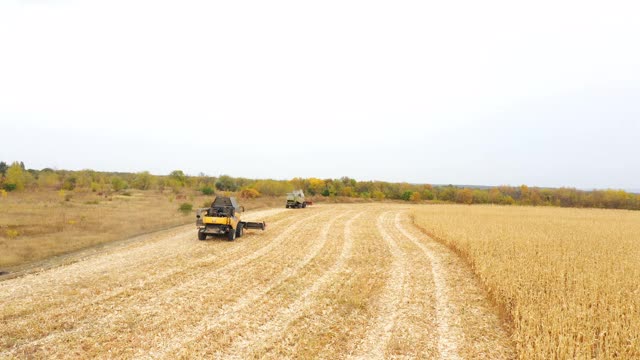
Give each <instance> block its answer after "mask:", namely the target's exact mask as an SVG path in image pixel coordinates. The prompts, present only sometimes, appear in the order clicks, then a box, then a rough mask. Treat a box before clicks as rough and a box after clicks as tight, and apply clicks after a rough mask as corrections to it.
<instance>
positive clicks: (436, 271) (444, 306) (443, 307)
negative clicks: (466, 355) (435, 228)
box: [395, 214, 461, 359]
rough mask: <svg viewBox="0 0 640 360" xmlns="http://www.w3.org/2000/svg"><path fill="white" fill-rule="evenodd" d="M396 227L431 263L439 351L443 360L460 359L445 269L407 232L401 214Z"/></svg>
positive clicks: (396, 219) (437, 259)
mask: <svg viewBox="0 0 640 360" xmlns="http://www.w3.org/2000/svg"><path fill="white" fill-rule="evenodd" d="M395 227H396V229H397V230H398V231H400V233H402V235H404V236H405V237H406V238H408V239H409V240H411V242H412V243H414V244H415V245H417V246H418V247H419V248H420V249H421V250H422V252H423V253H424V255H425V256H426V257H427V258H428V259H429V261H430V263H431V275H432V276H433V281H434V284H435V289H434V291H435V300H436V313H437V314H436V316H437V324H438V350H439V352H440V357H441V358H443V359H460V356H459V355H458V341H459V340H460V339H461V336H460V334H459V332H458V331H457V330H456V329H455V328H452V327H451V323H452V322H453V321H455V320H454V319H453V318H454V315H453V313H455V312H456V310H455V309H454V308H453V306H454V305H453V304H451V303H450V302H449V287H448V285H447V280H446V277H445V274H444V273H445V269H444V268H443V266H442V265H441V261H440V258H439V257H438V256H437V255H436V254H435V253H434V252H433V251H431V250H430V249H429V248H428V247H427V246H425V245H424V244H423V243H421V242H420V241H419V240H418V239H417V238H416V237H415V236H413V235H412V234H410V233H409V232H407V231H406V230H405V229H404V228H403V227H402V225H401V223H400V214H396V216H395Z"/></svg>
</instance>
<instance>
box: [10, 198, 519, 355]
mask: <svg viewBox="0 0 640 360" xmlns="http://www.w3.org/2000/svg"><path fill="white" fill-rule="evenodd" d="M252 217H253V218H254V219H258V218H260V217H264V218H265V219H266V220H267V222H268V224H269V226H268V227H267V231H265V232H261V231H247V232H246V233H245V236H244V237H242V238H238V239H237V240H236V241H235V242H228V241H226V240H223V239H221V238H219V239H210V240H207V241H198V240H197V239H196V232H195V229H194V227H185V228H179V229H174V230H172V231H165V232H159V233H156V234H151V235H149V236H145V237H142V238H141V239H140V240H139V241H136V242H133V243H127V244H126V245H123V246H121V247H117V248H113V249H109V251H105V252H104V253H100V254H97V255H95V256H92V257H89V258H87V259H85V260H82V261H79V262H77V263H74V264H71V265H65V266H60V267H57V268H54V269H49V270H46V271H42V272H40V273H36V274H30V275H26V276H23V277H20V278H15V279H10V280H6V281H3V282H1V283H0V301H1V302H2V303H3V307H2V309H1V310H0V325H2V326H0V358H6V357H9V358H11V357H17V358H21V357H38V358H50V357H57V358H78V357H80V358H85V357H96V356H97V357H149V358H176V357H178V358H192V357H211V358H238V359H240V358H274V359H275V358H278V359H279V358H300V357H303V358H308V357H316V358H317V357H319V358H348V357H355V358H447V359H451V358H491V359H496V358H510V357H512V356H513V353H512V349H511V348H510V347H509V340H508V334H507V333H506V332H505V331H504V329H503V328H502V326H501V324H500V322H499V320H498V317H497V316H496V314H495V312H494V311H493V310H492V308H491V306H490V305H488V302H487V300H486V297H485V294H484V293H483V292H482V290H481V289H480V288H479V287H478V285H477V282H476V281H475V280H474V277H473V275H472V274H471V272H470V270H469V269H468V268H466V267H465V265H464V264H463V263H462V262H461V261H460V259H458V258H457V256H456V255H454V254H453V253H451V252H450V251H449V250H448V249H447V248H445V247H444V246H442V245H439V244H437V243H435V242H434V241H433V240H431V239H430V238H429V237H427V236H426V235H424V234H423V233H421V232H420V231H419V230H418V229H417V228H415V227H413V225H411V222H410V221H409V218H408V213H407V207H406V206H399V205H380V204H364V205H321V206H314V207H310V208H307V209H298V210H284V209H283V210H280V209H278V210H273V211H263V212H259V213H254V214H253V216H252ZM479 333H483V334H485V335H483V336H470V335H469V334H479ZM487 333H488V334H487Z"/></svg>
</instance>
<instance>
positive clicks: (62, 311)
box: [3, 209, 287, 326]
mask: <svg viewBox="0 0 640 360" xmlns="http://www.w3.org/2000/svg"><path fill="white" fill-rule="evenodd" d="M274 210H279V209H274ZM265 212H268V210H267V211H265ZM254 216H257V215H254ZM285 220H287V219H281V220H279V221H276V222H274V223H272V226H273V225H275V224H277V223H281V222H284V221H285ZM193 238H194V235H193V232H192V231H191V230H189V233H187V234H185V233H181V234H177V235H175V236H173V237H171V238H168V239H165V240H162V241H161V243H169V244H172V245H173V244H174V243H175V242H177V241H178V240H188V239H193ZM153 245H154V246H156V244H153ZM181 245H182V244H181ZM160 248H161V249H162V247H160ZM178 248H180V247H178ZM193 249H195V250H197V251H201V252H202V250H203V249H202V248H200V249H198V248H192V250H193ZM136 250H137V249H136ZM243 250H246V249H245V248H244V247H241V246H234V247H228V248H225V249H222V251H221V252H218V253H214V254H212V255H209V256H205V257H204V258H202V257H201V258H199V259H197V260H196V261H193V262H190V263H189V264H187V266H184V265H183V266H180V267H178V266H169V267H167V266H163V267H162V268H160V270H159V271H158V274H156V275H155V276H150V277H144V278H142V279H140V275H139V273H140V272H141V269H140V267H138V268H136V267H135V265H132V266H130V267H131V268H132V271H131V273H128V274H127V275H129V276H132V277H134V278H133V279H130V280H129V281H124V286H119V287H118V288H116V289H114V290H112V291H107V292H104V293H101V294H99V295H97V296H85V297H84V300H83V301H80V302H73V301H68V300H69V299H66V300H67V301H66V302H64V303H62V304H57V303H56V301H53V302H51V303H50V304H47V305H49V306H45V308H39V309H38V310H39V311H38V313H30V315H33V316H27V317H23V318H22V319H21V321H19V322H18V323H14V325H17V326H27V325H28V324H29V323H30V322H33V321H34V317H42V316H43V315H44V314H43V311H45V312H46V310H48V309H50V308H53V311H51V312H46V317H47V318H49V319H52V318H60V319H64V318H65V316H64V315H66V314H69V313H73V312H75V313H79V314H83V315H84V316H83V315H80V316H78V317H77V318H76V320H75V321H78V320H79V318H86V317H88V316H90V315H91V311H88V310H87V308H91V307H95V306H97V305H98V304H100V303H101V302H104V301H107V300H109V299H113V298H117V297H118V296H119V295H120V294H123V293H126V292H129V291H133V290H135V291H136V292H149V291H153V290H154V289H153V288H149V286H153V285H156V283H158V282H160V281H162V280H164V279H167V278H169V277H172V276H175V275H176V274H185V273H186V274H188V273H189V272H190V271H191V270H193V269H195V268H198V267H202V266H203V265H206V264H209V263H211V261H213V260H215V259H217V258H224V259H225V260H227V259H229V257H230V256H232V255H234V254H236V253H240V252H241V251H243ZM136 253H137V252H136ZM150 253H152V252H149V251H147V252H146V255H147V258H149V254H150ZM202 254H203V255H204V253H202ZM187 255H189V256H195V255H200V254H187ZM176 256H177V254H176V253H175V252H174V253H173V254H172V255H166V256H161V257H160V258H153V259H154V261H153V262H150V261H145V262H144V263H143V266H152V267H156V266H157V264H158V263H161V262H162V259H165V258H167V257H176ZM110 258H111V257H109V256H101V258H100V262H101V263H102V261H103V259H104V260H105V261H107V262H108V259H110ZM126 258H127V257H121V258H119V259H118V260H117V261H120V260H123V259H126ZM147 258H144V259H145V260H146V259H147ZM117 261H116V262H114V261H111V262H109V264H110V266H112V267H113V266H117ZM89 264H91V263H84V264H80V263H75V264H72V265H71V266H72V267H73V268H72V269H76V268H78V267H79V268H80V269H81V268H83V267H86V266H87V265H89ZM93 265H94V266H93V267H92V270H94V269H95V268H96V266H95V265H96V264H95V263H94V264H93ZM216 265H218V263H216ZM165 269H168V271H164V270H165ZM70 270H71V269H65V271H70ZM154 270H155V269H154ZM76 271H78V272H81V271H80V270H76ZM197 276H198V275H194V276H193V277H194V278H195V277H197ZM122 280H124V279H122V278H118V283H119V284H121V283H123V281H122ZM16 281H19V280H18V279H16ZM167 285H168V286H170V284H167ZM58 302H59V301H58ZM24 303H25V304H26V305H29V301H24ZM54 306H55V308H54ZM83 310H84V311H83ZM24 311H27V313H29V310H28V308H25V309H24V310H23V311H22V312H17V313H15V314H12V315H11V317H16V316H20V314H21V313H24ZM3 319H4V320H5V321H6V320H7V319H6V318H5V317H3ZM35 320H37V319H35ZM20 324H22V325H20Z"/></svg>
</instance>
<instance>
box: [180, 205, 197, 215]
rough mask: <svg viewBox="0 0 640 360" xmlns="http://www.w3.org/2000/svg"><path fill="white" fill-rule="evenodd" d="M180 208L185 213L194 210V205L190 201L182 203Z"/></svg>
mask: <svg viewBox="0 0 640 360" xmlns="http://www.w3.org/2000/svg"><path fill="white" fill-rule="evenodd" d="M178 210H179V211H181V212H182V213H184V214H188V213H190V212H191V210H193V205H191V204H189V203H182V205H180V207H179V208H178Z"/></svg>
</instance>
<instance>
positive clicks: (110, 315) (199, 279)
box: [0, 211, 326, 355]
mask: <svg viewBox="0 0 640 360" xmlns="http://www.w3.org/2000/svg"><path fill="white" fill-rule="evenodd" d="M325 212H326V211H325ZM325 212H322V213H318V214H315V215H312V216H310V217H307V218H305V219H301V220H298V221H296V222H295V223H293V224H291V225H289V226H287V227H286V228H285V229H284V230H283V231H282V232H281V233H280V234H279V235H277V236H276V237H275V238H273V239H272V240H271V241H270V242H269V243H268V244H267V245H265V246H262V247H260V248H259V249H257V250H256V251H254V252H252V253H250V254H247V255H245V256H243V257H240V258H238V259H235V260H233V261H231V262H229V263H227V264H226V265H224V266H223V267H221V268H217V269H216V270H214V271H212V272H209V273H206V274H199V276H196V277H194V278H193V279H192V280H191V281H188V282H183V283H181V284H180V285H178V286H174V287H170V288H168V289H166V290H164V291H163V292H161V293H156V294H154V296H153V297H154V298H159V299H165V298H173V297H175V294H176V293H177V292H178V291H179V290H184V289H189V288H192V287H194V286H195V284H197V283H203V282H208V281H210V280H211V279H215V278H216V277H219V276H220V275H221V274H224V273H225V272H230V271H231V270H233V269H236V268H238V267H241V266H243V265H245V264H248V263H249V262H251V261H253V260H255V259H257V258H259V257H261V256H263V255H266V254H267V253H269V252H270V251H271V250H273V249H275V248H276V247H277V246H278V245H280V244H281V243H283V242H284V241H285V240H286V239H287V238H288V237H289V236H290V235H291V233H293V232H294V231H295V230H296V229H297V227H299V225H301V224H302V223H304V222H305V221H309V220H310V219H313V218H316V217H318V216H320V215H322V214H324V213H325ZM229 281H231V280H230V279H229V278H228V277H223V281H218V284H221V283H228V282H229ZM139 297H140V294H139V293H136V294H135V295H133V296H131V297H129V298H127V299H125V301H127V302H128V306H127V307H126V308H125V309H123V311H116V312H114V311H113V310H114V308H117V307H116V306H111V307H109V308H108V309H105V310H107V311H105V312H106V316H103V317H100V318H98V319H93V318H88V319H86V321H85V322H83V323H82V324H80V325H79V326H77V327H75V328H74V329H72V330H70V331H58V332H54V333H51V334H49V335H47V336H45V337H42V338H39V339H36V340H33V341H29V342H26V343H23V344H21V345H19V346H17V347H15V348H13V349H11V350H10V351H9V352H8V353H7V355H11V354H12V355H15V354H16V353H17V352H19V351H20V350H21V349H23V348H25V347H26V348H39V347H42V346H43V345H45V344H49V343H51V342H53V341H55V340H57V339H59V338H61V337H66V336H72V335H75V334H80V333H82V332H85V331H87V330H88V329H89V328H99V329H100V328H106V327H108V325H109V324H113V323H115V322H116V320H117V319H118V318H123V317H124V316H125V313H126V312H129V311H131V310H132V308H136V310H140V311H143V312H144V311H152V310H154V309H155V308H156V307H157V306H158V304H157V303H151V304H146V305H144V306H140V307H132V306H131V305H133V304H136V303H139V301H136V298H139ZM91 315H93V314H91ZM4 354H5V353H0V355H4Z"/></svg>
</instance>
